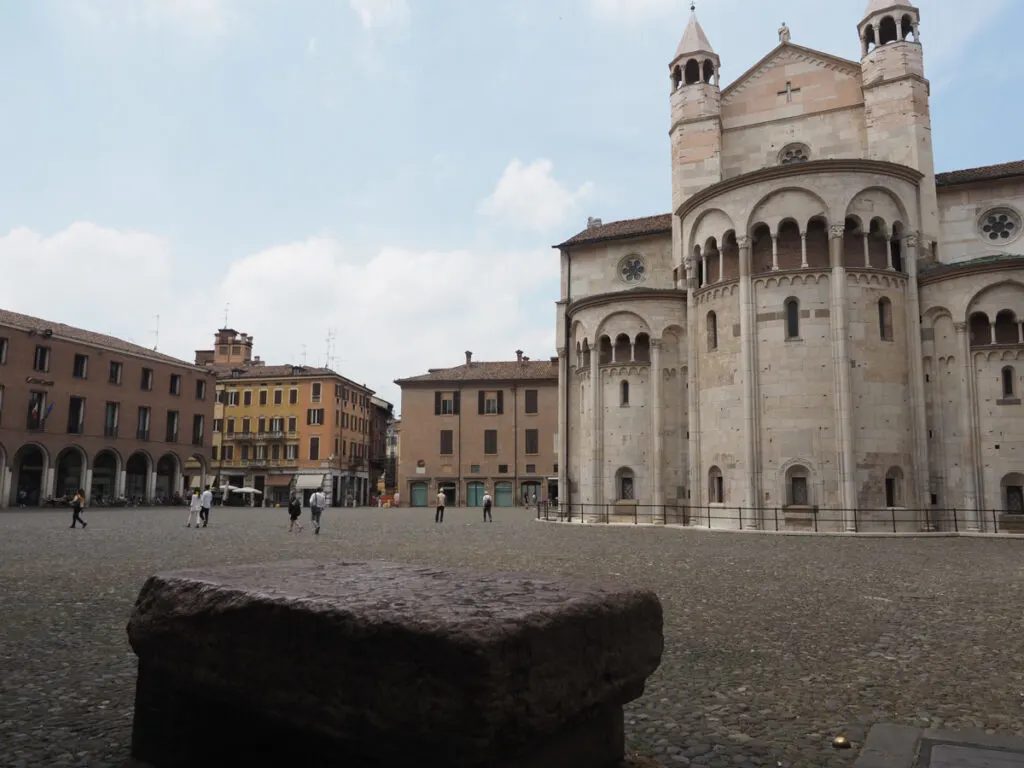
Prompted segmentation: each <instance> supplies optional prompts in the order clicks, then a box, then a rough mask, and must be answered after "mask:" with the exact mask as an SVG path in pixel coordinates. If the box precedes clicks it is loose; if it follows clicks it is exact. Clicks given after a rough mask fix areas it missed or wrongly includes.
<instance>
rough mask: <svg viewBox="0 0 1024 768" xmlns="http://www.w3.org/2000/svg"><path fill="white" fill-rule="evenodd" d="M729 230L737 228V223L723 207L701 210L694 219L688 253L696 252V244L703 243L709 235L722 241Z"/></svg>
mask: <svg viewBox="0 0 1024 768" xmlns="http://www.w3.org/2000/svg"><path fill="white" fill-rule="evenodd" d="M729 230H733V231H735V230H736V224H735V223H734V221H733V218H732V216H730V215H729V214H728V213H726V212H725V211H724V210H723V209H721V208H708V209H706V210H703V211H701V212H700V214H699V215H698V216H697V217H696V218H695V219H694V220H693V226H691V227H690V237H689V238H688V247H687V249H686V252H687V253H693V252H694V246H697V245H703V244H704V243H706V242H707V240H708V238H709V237H714V238H715V239H716V240H718V241H721V239H722V237H723V236H724V235H725V233H726V232H728V231H729Z"/></svg>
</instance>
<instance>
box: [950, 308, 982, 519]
mask: <svg viewBox="0 0 1024 768" xmlns="http://www.w3.org/2000/svg"><path fill="white" fill-rule="evenodd" d="M953 327H954V328H955V329H956V335H957V337H958V338H957V342H958V345H959V347H960V398H961V406H960V433H961V434H960V473H961V475H960V477H961V482H962V484H963V489H964V496H963V505H964V507H965V509H964V514H965V515H966V516H967V530H969V531H977V530H978V474H977V464H976V463H975V456H974V420H973V419H972V418H971V415H972V413H973V412H974V400H973V398H972V395H971V389H972V387H971V378H972V377H973V376H974V365H973V363H972V358H971V335H970V329H969V327H968V325H967V323H953Z"/></svg>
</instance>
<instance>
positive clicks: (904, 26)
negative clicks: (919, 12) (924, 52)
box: [900, 13, 914, 40]
mask: <svg viewBox="0 0 1024 768" xmlns="http://www.w3.org/2000/svg"><path fill="white" fill-rule="evenodd" d="M900 32H901V34H902V36H903V39H904V40H909V39H910V37H911V35H913V34H914V19H913V18H911V16H910V14H909V13H908V14H906V15H904V17H903V21H902V22H901V24H900Z"/></svg>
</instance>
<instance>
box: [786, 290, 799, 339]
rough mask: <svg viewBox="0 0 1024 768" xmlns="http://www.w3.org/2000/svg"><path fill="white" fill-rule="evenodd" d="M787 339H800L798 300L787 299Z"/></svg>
mask: <svg viewBox="0 0 1024 768" xmlns="http://www.w3.org/2000/svg"><path fill="white" fill-rule="evenodd" d="M785 307H786V338H787V339H799V338H800V302H799V301H797V300H796V299H793V298H790V299H786V303H785Z"/></svg>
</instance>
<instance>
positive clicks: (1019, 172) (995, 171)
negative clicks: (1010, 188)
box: [935, 160, 1024, 187]
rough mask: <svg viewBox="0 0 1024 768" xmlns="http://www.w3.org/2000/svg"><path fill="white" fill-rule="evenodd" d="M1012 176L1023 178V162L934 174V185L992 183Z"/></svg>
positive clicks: (1015, 161)
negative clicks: (973, 182) (974, 182)
mask: <svg viewBox="0 0 1024 768" xmlns="http://www.w3.org/2000/svg"><path fill="white" fill-rule="evenodd" d="M1012 176H1024V160H1014V161H1013V162H1010V163H999V164H998V165H983V166H981V167H980V168H964V169H963V170H960V171H947V172H946V173H937V174H935V185H936V186H938V187H947V186H950V185H953V184H967V183H970V182H972V181H994V180H995V179H1006V178H1010V177H1012Z"/></svg>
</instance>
